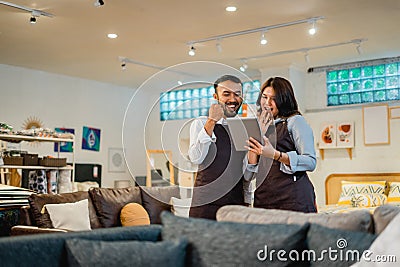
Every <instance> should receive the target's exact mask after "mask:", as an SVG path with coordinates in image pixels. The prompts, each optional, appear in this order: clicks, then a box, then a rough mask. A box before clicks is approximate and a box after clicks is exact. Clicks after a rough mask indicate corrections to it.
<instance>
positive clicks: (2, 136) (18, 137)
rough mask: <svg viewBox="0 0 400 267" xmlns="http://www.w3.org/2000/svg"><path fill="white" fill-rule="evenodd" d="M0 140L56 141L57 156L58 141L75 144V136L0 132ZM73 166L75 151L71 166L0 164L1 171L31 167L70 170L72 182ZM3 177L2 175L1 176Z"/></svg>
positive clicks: (33, 168) (17, 141)
mask: <svg viewBox="0 0 400 267" xmlns="http://www.w3.org/2000/svg"><path fill="white" fill-rule="evenodd" d="M0 140H1V141H6V142H14V143H20V142H22V141H25V142H51V143H58V154H57V157H60V143H63V142H68V143H73V144H72V145H73V147H75V146H74V144H75V138H54V137H37V136H25V135H12V134H0ZM74 168H75V152H74V151H73V152H72V166H71V165H67V166H64V167H48V166H37V165H36V166H26V165H1V166H0V169H1V170H2V173H3V174H4V173H6V172H5V171H4V170H7V169H32V170H42V169H44V170H72V177H71V179H72V182H73V181H74V180H75V179H74V175H75V174H74V171H73V170H74ZM2 178H3V177H2Z"/></svg>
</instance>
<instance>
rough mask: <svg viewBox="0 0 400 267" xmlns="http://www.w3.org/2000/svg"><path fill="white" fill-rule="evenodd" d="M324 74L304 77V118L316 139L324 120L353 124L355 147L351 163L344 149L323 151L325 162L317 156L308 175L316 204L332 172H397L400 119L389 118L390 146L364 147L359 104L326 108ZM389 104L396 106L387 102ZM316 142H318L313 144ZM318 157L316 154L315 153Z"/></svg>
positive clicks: (321, 197) (399, 146)
mask: <svg viewBox="0 0 400 267" xmlns="http://www.w3.org/2000/svg"><path fill="white" fill-rule="evenodd" d="M325 83H326V81H325V73H309V74H307V75H306V98H307V107H306V113H305V117H306V119H307V121H308V122H309V123H310V125H311V127H312V128H313V131H314V135H315V140H318V136H317V135H318V134H319V132H320V125H321V123H323V122H327V121H337V122H340V121H354V126H355V127H354V128H355V145H354V148H353V150H352V152H353V159H352V160H350V159H349V156H348V154H347V151H346V149H329V150H325V156H324V160H322V159H321V158H320V157H319V158H318V161H317V168H316V170H315V171H314V172H313V173H311V174H310V177H311V179H312V181H313V182H314V185H315V187H316V188H317V194H318V203H319V204H324V203H325V178H326V177H327V176H328V175H329V174H331V173H368V172H372V173H374V172H399V171H400V168H399V166H400V164H399V163H400V153H399V151H400V137H399V136H400V120H399V119H389V124H390V144H388V145H373V146H371V145H369V146H366V145H364V135H363V124H362V105H359V106H355V107H351V108H328V107H326V87H325ZM390 105H399V102H398V101H397V103H396V102H395V103H390ZM316 143H317V141H316ZM317 154H318V155H319V153H318V151H317Z"/></svg>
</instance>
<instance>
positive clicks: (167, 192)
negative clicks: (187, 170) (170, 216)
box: [140, 186, 180, 224]
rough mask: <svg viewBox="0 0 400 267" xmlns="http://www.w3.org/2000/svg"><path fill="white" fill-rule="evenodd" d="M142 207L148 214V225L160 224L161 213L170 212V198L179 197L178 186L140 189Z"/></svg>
mask: <svg viewBox="0 0 400 267" xmlns="http://www.w3.org/2000/svg"><path fill="white" fill-rule="evenodd" d="M140 192H141V195H142V205H143V207H144V208H145V210H146V211H147V213H148V214H149V217H150V223H152V224H161V219H160V214H161V212H162V211H164V210H165V211H171V208H172V206H171V204H169V203H170V200H171V197H177V198H179V197H180V193H179V187H178V186H162V187H161V186H160V187H140Z"/></svg>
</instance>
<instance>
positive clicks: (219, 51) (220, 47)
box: [215, 41, 222, 53]
mask: <svg viewBox="0 0 400 267" xmlns="http://www.w3.org/2000/svg"><path fill="white" fill-rule="evenodd" d="M215 47H216V48H217V51H218V53H221V52H222V45H221V43H220V41H218V42H217V44H216V45H215Z"/></svg>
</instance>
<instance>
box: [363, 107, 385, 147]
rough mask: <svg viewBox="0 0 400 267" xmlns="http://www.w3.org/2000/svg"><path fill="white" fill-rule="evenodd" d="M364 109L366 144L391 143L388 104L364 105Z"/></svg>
mask: <svg viewBox="0 0 400 267" xmlns="http://www.w3.org/2000/svg"><path fill="white" fill-rule="evenodd" d="M362 111H363V112H362V113H363V114H362V115H363V130H364V144H365V145H366V146H368V145H384V144H389V143H390V130H389V109H388V105H373V106H364V107H363V109H362Z"/></svg>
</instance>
